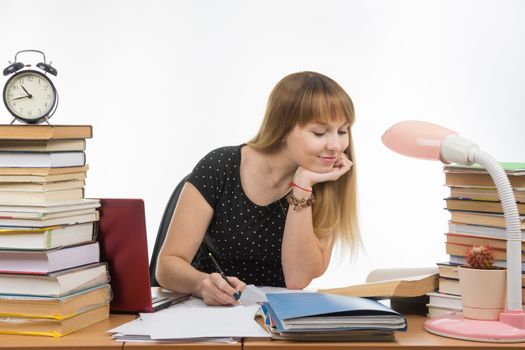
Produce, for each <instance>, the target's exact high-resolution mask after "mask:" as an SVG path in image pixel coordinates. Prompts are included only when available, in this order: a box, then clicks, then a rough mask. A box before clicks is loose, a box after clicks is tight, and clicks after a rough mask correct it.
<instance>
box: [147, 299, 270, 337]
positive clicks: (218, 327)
mask: <svg viewBox="0 0 525 350" xmlns="http://www.w3.org/2000/svg"><path fill="white" fill-rule="evenodd" d="M258 308H259V306H258V305H257V306H242V305H238V306H208V307H202V308H182V307H179V308H169V309H167V310H163V311H162V312H157V313H152V314H141V318H142V321H143V325H144V328H145V329H146V330H147V333H148V334H149V335H150V337H151V339H179V338H206V337H217V338H224V337H239V338H240V337H265V338H267V337H269V334H268V333H267V332H266V331H265V330H263V329H262V328H261V326H259V325H258V324H257V322H255V320H254V315H255V313H256V312H257V310H258Z"/></svg>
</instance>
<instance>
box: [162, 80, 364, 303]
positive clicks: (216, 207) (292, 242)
mask: <svg viewBox="0 0 525 350" xmlns="http://www.w3.org/2000/svg"><path fill="white" fill-rule="evenodd" d="M353 122H354V107H353V104H352V100H351V99H350V97H349V96H348V95H347V94H346V92H345V91H344V90H343V89H342V88H341V87H340V86H339V85H338V84H337V83H336V82H335V81H333V80H332V79H330V78H328V77H326V76H324V75H322V74H319V73H315V72H300V73H295V74H291V75H288V76H286V77H285V78H283V79H282V80H281V81H280V82H279V83H278V84H277V85H276V86H275V87H274V89H273V90H272V93H271V94H270V97H269V100H268V104H267V108H266V113H265V116H264V120H263V122H262V125H261V128H260V130H259V132H258V134H257V135H256V136H255V138H253V139H252V140H251V141H250V142H248V143H247V144H245V145H244V144H243V145H239V146H229V147H222V148H219V149H216V150H214V151H211V152H210V153H209V154H208V155H206V156H205V157H204V158H203V159H201V161H200V162H199V163H198V164H197V166H196V167H195V168H194V169H193V172H192V174H191V176H190V178H189V180H188V181H187V182H186V184H185V186H184V188H183V190H182V193H181V196H180V198H179V201H178V204H177V208H176V210H175V212H174V214H173V218H172V221H171V225H170V228H169V230H168V234H167V237H166V240H165V242H164V246H163V248H162V250H161V252H160V254H159V258H158V267H157V280H158V281H159V283H160V284H161V285H162V286H163V287H165V288H167V289H171V290H175V291H180V292H190V293H192V294H193V295H195V296H198V297H201V298H202V299H203V300H204V301H205V302H206V303H207V304H209V305H228V304H233V303H235V302H236V298H235V297H234V296H237V294H236V293H237V292H241V291H242V290H243V289H244V288H245V286H246V284H255V285H259V286H280V287H287V288H291V289H302V288H304V287H306V286H307V285H308V284H309V283H310V282H311V281H312V279H314V278H316V277H318V276H320V275H322V274H323V273H324V272H325V271H326V269H327V267H328V263H329V262H330V257H331V253H332V248H333V247H334V243H335V242H336V241H339V242H340V243H341V245H342V247H343V248H349V250H350V251H351V252H354V251H355V250H356V248H357V246H358V243H359V233H358V226H357V214H356V211H357V210H356V182H355V164H353V161H354V150H353V146H352V137H351V126H352V124H353ZM210 254H211V255H212V256H213V257H214V258H215V259H216V260H217V261H218V263H219V265H220V266H221V267H222V269H223V270H224V272H225V274H226V275H228V277H227V280H228V281H226V280H225V279H223V278H222V277H221V275H220V274H218V273H217V268H216V266H215V265H214V262H213V259H212V257H211V256H210Z"/></svg>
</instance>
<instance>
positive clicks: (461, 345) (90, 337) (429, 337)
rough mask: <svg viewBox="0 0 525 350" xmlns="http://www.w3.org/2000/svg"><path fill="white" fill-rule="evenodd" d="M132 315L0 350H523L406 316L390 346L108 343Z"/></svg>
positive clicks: (13, 339)
mask: <svg viewBox="0 0 525 350" xmlns="http://www.w3.org/2000/svg"><path fill="white" fill-rule="evenodd" d="M134 318H135V316H134V315H111V316H110V318H109V319H108V320H105V321H102V322H99V323H97V324H95V325H93V326H91V327H88V328H86V329H83V330H81V331H78V332H75V333H73V334H70V335H67V336H65V337H62V338H50V337H37V336H20V335H0V349H6V348H9V349H18V350H22V349H24V350H28V349H33V350H36V349H70V348H75V349H81V350H88V349H95V350H104V349H133V350H138V349H144V350H157V349H158V350H166V349H190V350H191V349H194V350H197V349H198V350H217V349H226V348H228V349H239V350H240V349H243V350H263V349H268V350H277V349H285V350H286V349H290V350H292V349H309V350H315V349H319V350H321V349H328V350H337V349H350V348H357V349H373V350H382V349H392V348H400V349H405V348H408V349H424V350H430V349H452V350H469V349H475V348H483V349H495V348H502V347H507V348H521V349H523V348H525V344H524V343H515V344H512V343H504V344H496V343H479V342H469V341H461V340H455V339H449V338H444V337H439V336H437V335H433V334H430V333H428V332H427V331H425V329H424V328H423V323H424V322H425V320H426V318H425V317H423V316H414V315H409V316H407V320H408V327H409V331H408V332H406V333H403V332H398V333H396V340H395V341H393V342H376V343H372V342H354V343H322V342H311V343H307V342H291V341H281V340H269V339H268V340H266V339H265V340H261V339H255V338H246V339H243V341H242V343H236V344H214V343H171V344H169V343H166V344H154V343H122V342H117V341H114V340H113V339H111V336H110V334H109V333H107V332H106V331H107V330H108V329H111V328H114V327H117V326H119V325H121V324H123V323H126V322H129V321H131V320H132V319H134Z"/></svg>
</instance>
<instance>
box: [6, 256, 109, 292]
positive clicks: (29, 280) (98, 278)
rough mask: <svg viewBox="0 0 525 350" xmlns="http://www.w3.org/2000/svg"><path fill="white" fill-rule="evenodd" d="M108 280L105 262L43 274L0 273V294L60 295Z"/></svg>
mask: <svg viewBox="0 0 525 350" xmlns="http://www.w3.org/2000/svg"><path fill="white" fill-rule="evenodd" d="M108 282H109V272H108V267H107V264H105V263H96V264H91V265H84V266H80V267H75V268H71V269H67V270H61V271H57V272H52V273H48V274H45V275H28V274H13V273H9V274H5V273H1V274H0V294H19V295H34V296H50V297H61V296H64V295H68V294H71V293H74V292H78V291H81V290H83V289H87V288H91V287H95V286H99V285H101V284H105V283H108Z"/></svg>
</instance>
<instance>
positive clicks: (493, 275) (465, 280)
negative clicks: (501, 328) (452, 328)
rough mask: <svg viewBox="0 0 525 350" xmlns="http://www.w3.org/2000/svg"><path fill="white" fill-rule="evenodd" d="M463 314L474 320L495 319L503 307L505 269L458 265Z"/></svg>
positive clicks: (505, 280)
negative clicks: (480, 268) (470, 267)
mask: <svg viewBox="0 0 525 350" xmlns="http://www.w3.org/2000/svg"><path fill="white" fill-rule="evenodd" d="M458 271H459V287H460V289H461V303H462V304H463V316H465V317H467V318H472V319H475V320H497V319H498V318H499V313H500V312H502V311H503V310H504V308H505V299H506V292H507V270H504V269H501V270H479V269H469V268H466V267H461V266H460V267H459V270H458Z"/></svg>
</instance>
